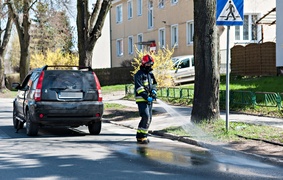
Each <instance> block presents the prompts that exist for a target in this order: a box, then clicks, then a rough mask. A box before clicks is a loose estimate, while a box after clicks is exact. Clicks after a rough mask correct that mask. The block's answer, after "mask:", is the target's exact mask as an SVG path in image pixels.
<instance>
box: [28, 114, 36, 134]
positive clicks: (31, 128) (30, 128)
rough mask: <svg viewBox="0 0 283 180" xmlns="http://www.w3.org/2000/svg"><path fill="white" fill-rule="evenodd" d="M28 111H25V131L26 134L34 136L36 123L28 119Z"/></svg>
mask: <svg viewBox="0 0 283 180" xmlns="http://www.w3.org/2000/svg"><path fill="white" fill-rule="evenodd" d="M30 118H31V117H30V113H29V112H27V117H26V121H27V122H26V131H27V132H26V133H27V135H28V136H36V135H37V134H38V128H39V127H38V125H37V124H36V123H33V122H32V121H31V119H30Z"/></svg>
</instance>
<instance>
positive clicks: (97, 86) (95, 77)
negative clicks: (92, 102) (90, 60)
mask: <svg viewBox="0 0 283 180" xmlns="http://www.w3.org/2000/svg"><path fill="white" fill-rule="evenodd" d="M92 74H93V76H94V80H95V83H96V88H97V92H98V101H100V102H101V101H102V91H101V86H100V82H99V80H98V78H97V76H96V74H95V73H94V72H92Z"/></svg>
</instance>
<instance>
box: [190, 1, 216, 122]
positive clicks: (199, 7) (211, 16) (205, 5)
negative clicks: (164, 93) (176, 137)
mask: <svg viewBox="0 0 283 180" xmlns="http://www.w3.org/2000/svg"><path fill="white" fill-rule="evenodd" d="M215 3H216V1H215V0H194V23H195V25H194V59H195V84H194V99H193V109H192V116H191V119H192V121H194V122H201V121H205V120H206V121H210V120H216V119H219V118H220V110H219V83H220V69H219V68H220V66H219V53H218V51H219V41H218V35H217V27H216V17H215V16H216V4H215Z"/></svg>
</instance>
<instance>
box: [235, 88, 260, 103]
mask: <svg viewBox="0 0 283 180" xmlns="http://www.w3.org/2000/svg"><path fill="white" fill-rule="evenodd" d="M255 99H256V97H255V94H254V93H253V92H251V91H230V103H231V104H243V105H255Z"/></svg>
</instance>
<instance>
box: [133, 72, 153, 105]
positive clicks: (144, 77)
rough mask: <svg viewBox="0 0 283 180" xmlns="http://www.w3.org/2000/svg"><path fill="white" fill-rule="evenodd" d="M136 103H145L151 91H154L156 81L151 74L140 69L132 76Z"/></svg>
mask: <svg viewBox="0 0 283 180" xmlns="http://www.w3.org/2000/svg"><path fill="white" fill-rule="evenodd" d="M134 80H135V98H136V102H137V103H138V102H147V98H148V96H149V95H150V92H151V91H152V90H156V86H157V83H156V80H155V77H154V75H153V73H152V72H147V71H144V70H143V69H142V68H140V70H138V72H137V73H136V74H135V76H134Z"/></svg>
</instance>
